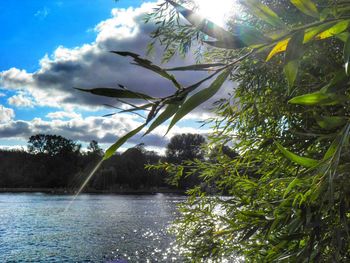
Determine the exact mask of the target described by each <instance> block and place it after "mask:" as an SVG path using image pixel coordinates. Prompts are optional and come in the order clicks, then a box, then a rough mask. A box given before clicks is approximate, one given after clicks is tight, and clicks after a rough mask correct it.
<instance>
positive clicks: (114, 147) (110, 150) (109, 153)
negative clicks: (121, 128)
mask: <svg viewBox="0 0 350 263" xmlns="http://www.w3.org/2000/svg"><path fill="white" fill-rule="evenodd" d="M145 126H146V124H142V125H141V126H139V127H138V128H136V129H135V130H132V131H131V132H129V133H127V134H126V135H124V136H123V137H121V138H119V139H118V140H117V141H116V142H115V143H114V144H113V145H112V146H110V147H109V148H108V149H107V150H106V152H105V154H104V156H103V160H107V159H108V158H110V157H111V156H112V155H113V154H114V153H115V152H116V151H117V150H118V148H119V147H120V146H122V145H123V144H124V143H125V142H126V141H127V140H128V139H129V138H131V137H132V136H134V135H135V134H137V133H138V132H140V131H141V130H142V129H143V127H145Z"/></svg>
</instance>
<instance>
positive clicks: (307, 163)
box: [275, 142, 318, 168]
mask: <svg viewBox="0 0 350 263" xmlns="http://www.w3.org/2000/svg"><path fill="white" fill-rule="evenodd" d="M275 143H276V145H277V147H278V149H279V150H280V151H281V152H282V153H283V155H284V156H286V157H287V158H288V159H289V160H291V161H292V162H294V163H297V164H300V165H301V166H304V167H307V168H311V167H314V166H316V165H318V161H317V160H315V159H311V158H307V157H301V156H298V155H296V154H295V153H292V152H290V151H288V150H287V149H286V148H284V147H283V146H282V145H281V144H279V143H278V142H275Z"/></svg>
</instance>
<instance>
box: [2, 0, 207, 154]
mask: <svg viewBox="0 0 350 263" xmlns="http://www.w3.org/2000/svg"><path fill="white" fill-rule="evenodd" d="M152 7H154V2H153V3H152V1H151V2H147V1H141V0H133V1H131V0H129V1H128V0H120V1H113V0H94V1H86V0H57V1H54V0H40V1H39V0H23V1H20V2H18V1H0V13H1V16H0V25H1V33H2V41H1V42H0V56H1V60H0V147H2V148H11V147H21V146H22V147H25V145H26V141H27V139H28V137H29V136H30V135H32V134H35V133H55V134H60V135H62V136H65V137H67V138H71V139H74V140H77V141H79V142H81V143H83V145H86V144H87V143H88V142H89V141H90V140H92V139H95V140H97V141H99V142H100V143H101V145H102V146H103V147H107V146H108V145H109V144H111V143H113V142H114V141H115V140H116V139H117V138H118V137H119V136H121V135H123V134H125V133H126V132H127V131H129V130H131V129H132V128H134V127H136V126H138V125H139V124H140V123H141V122H142V119H140V118H138V117H137V116H134V115H127V114H119V115H115V116H113V117H112V118H103V117H101V116H102V115H104V114H106V113H110V112H111V110H110V109H106V108H103V107H102V105H103V104H104V103H111V104H115V103H116V102H115V101H112V100H111V99H108V98H103V97H97V96H91V95H89V94H82V93H81V92H78V91H76V90H74V89H72V87H73V86H78V87H96V86H99V85H104V86H114V85H115V84H116V83H121V84H123V85H126V86H128V87H130V88H131V89H134V90H136V91H142V92H146V93H148V92H150V93H151V94H155V95H157V96H159V95H165V94H169V92H171V89H170V88H169V84H168V83H167V82H166V81H165V80H163V79H159V77H158V76H155V75H153V74H152V73H150V72H147V71H145V70H143V69H139V68H136V67H135V66H132V65H130V64H129V63H128V62H129V61H128V60H126V59H125V58H119V57H116V56H113V55H111V54H110V53H108V50H114V49H116V50H128V51H133V52H136V53H139V54H144V53H145V50H146V45H147V43H148V42H149V41H150V38H149V33H150V32H151V31H152V25H145V24H144V23H143V22H142V18H143V16H144V15H145V13H147V12H149V11H150V10H151V8H152ZM157 56H158V57H159V56H160V54H156V57H153V59H156V60H157ZM171 63H172V65H175V64H189V63H193V58H192V56H191V55H188V57H187V58H186V59H185V61H183V60H181V59H179V58H175V60H174V61H173V62H171ZM135 76H137V77H135ZM139 76H140V77H139ZM195 77H196V76H192V75H190V76H189V75H187V76H180V78H181V79H182V81H184V83H192V82H193V81H195V79H196V78H195ZM197 77H198V76H197ZM208 107H209V106H208ZM208 116H209V112H208V111H207V110H205V111H203V109H201V110H199V111H197V113H194V114H192V115H191V116H189V117H188V119H187V120H184V121H182V122H181V123H180V124H179V125H178V126H176V127H174V129H173V131H172V132H171V133H170V134H169V135H168V136H167V137H163V135H164V133H165V129H166V126H162V127H160V128H159V129H158V130H156V131H155V132H154V133H153V134H152V135H150V136H147V138H146V137H145V138H143V139H142V141H141V140H140V138H138V137H136V138H135V139H133V140H131V142H130V143H129V144H127V145H126V147H129V146H131V145H133V144H135V143H139V142H144V143H145V144H146V145H148V146H149V148H150V149H154V150H160V151H161V149H163V147H164V146H165V145H166V143H167V142H168V140H169V138H170V136H173V135H174V134H177V133H182V132H198V131H199V132H201V133H206V132H207V130H206V129H202V130H199V129H198V127H199V124H198V123H196V122H195V120H200V119H205V118H207V117H208Z"/></svg>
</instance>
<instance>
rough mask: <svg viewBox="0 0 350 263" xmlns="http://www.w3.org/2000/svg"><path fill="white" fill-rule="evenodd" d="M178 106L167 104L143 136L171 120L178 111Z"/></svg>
mask: <svg viewBox="0 0 350 263" xmlns="http://www.w3.org/2000/svg"><path fill="white" fill-rule="evenodd" d="M179 107H180V104H179V103H177V104H169V105H168V106H167V107H166V109H165V110H164V111H163V112H162V113H161V114H160V115H159V116H158V117H157V118H156V119H155V120H154V121H153V122H152V124H151V126H150V127H149V129H148V130H147V131H146V132H145V134H144V135H143V136H145V135H147V134H148V133H150V132H151V131H153V130H154V129H155V128H157V127H158V126H159V125H161V124H162V123H163V122H165V121H166V120H168V119H169V118H171V117H172V116H173V115H174V114H175V113H176V112H177V111H178V109H179Z"/></svg>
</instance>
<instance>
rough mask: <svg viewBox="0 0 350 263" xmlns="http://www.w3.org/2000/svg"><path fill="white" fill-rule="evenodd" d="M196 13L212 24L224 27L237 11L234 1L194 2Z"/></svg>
mask: <svg viewBox="0 0 350 263" xmlns="http://www.w3.org/2000/svg"><path fill="white" fill-rule="evenodd" d="M195 3H196V5H198V8H199V10H198V12H199V13H200V14H201V15H202V16H204V17H205V18H207V19H209V20H211V21H213V22H214V23H216V24H218V25H220V26H224V24H225V22H226V20H227V19H228V18H229V17H231V16H233V15H234V13H235V11H237V8H238V4H237V2H236V0H216V1H213V0H195Z"/></svg>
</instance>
